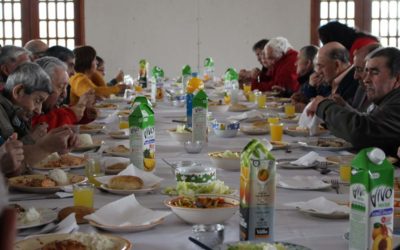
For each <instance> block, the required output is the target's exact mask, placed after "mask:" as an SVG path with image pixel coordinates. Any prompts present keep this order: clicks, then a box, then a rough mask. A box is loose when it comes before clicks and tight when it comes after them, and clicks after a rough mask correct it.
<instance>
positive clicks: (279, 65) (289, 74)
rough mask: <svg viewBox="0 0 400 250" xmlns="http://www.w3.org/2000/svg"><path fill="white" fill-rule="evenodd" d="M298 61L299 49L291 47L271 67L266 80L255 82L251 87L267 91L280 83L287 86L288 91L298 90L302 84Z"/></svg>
mask: <svg viewBox="0 0 400 250" xmlns="http://www.w3.org/2000/svg"><path fill="white" fill-rule="evenodd" d="M296 61H297V51H295V50H292V49H290V50H289V51H288V52H287V53H286V54H285V55H283V56H282V57H281V58H280V59H279V60H278V61H277V62H276V63H275V65H274V66H273V67H272V68H269V70H268V76H267V77H266V78H265V79H266V80H265V81H260V82H253V83H252V86H251V88H252V89H253V90H254V89H258V90H260V91H262V92H265V91H271V90H272V86H275V85H278V86H281V87H283V88H285V90H286V91H287V92H291V93H294V92H296V91H297V90H298V89H299V86H300V85H299V83H298V81H297V73H296V66H295V63H296Z"/></svg>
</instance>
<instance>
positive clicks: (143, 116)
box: [129, 103, 156, 171]
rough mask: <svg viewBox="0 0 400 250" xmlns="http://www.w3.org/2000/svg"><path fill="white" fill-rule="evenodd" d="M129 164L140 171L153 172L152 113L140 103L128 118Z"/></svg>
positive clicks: (153, 135)
mask: <svg viewBox="0 0 400 250" xmlns="http://www.w3.org/2000/svg"><path fill="white" fill-rule="evenodd" d="M129 133H130V149H131V157H130V158H131V162H132V163H133V164H134V165H135V166H136V167H137V168H140V169H143V170H146V171H153V170H154V168H155V166H156V159H155V150H156V145H155V129H154V112H153V110H152V109H151V107H149V105H147V104H143V103H140V104H139V105H137V106H136V108H135V109H134V110H133V111H132V113H131V114H130V116H129Z"/></svg>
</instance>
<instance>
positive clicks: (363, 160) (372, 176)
mask: <svg viewBox="0 0 400 250" xmlns="http://www.w3.org/2000/svg"><path fill="white" fill-rule="evenodd" d="M385 158H386V157H385V153H384V152H383V151H382V150H380V149H378V148H367V149H363V150H361V151H360V152H359V153H358V154H357V155H356V157H355V158H354V159H353V160H352V162H351V165H352V173H351V180H350V204H351V213H350V244H349V249H353V250H356V249H357V250H361V249H362V250H365V249H367V250H375V249H376V250H381V249H382V250H383V249H385V250H386V249H387V250H389V249H392V246H393V235H392V232H393V219H394V217H393V203H394V189H393V181H394V170H393V166H392V165H391V164H390V163H389V162H388V161H387V160H386V159H385Z"/></svg>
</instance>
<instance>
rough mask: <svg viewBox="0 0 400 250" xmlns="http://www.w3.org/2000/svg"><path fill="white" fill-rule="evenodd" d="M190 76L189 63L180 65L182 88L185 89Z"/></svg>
mask: <svg viewBox="0 0 400 250" xmlns="http://www.w3.org/2000/svg"><path fill="white" fill-rule="evenodd" d="M191 76H192V69H191V68H190V66H189V65H187V64H186V65H185V66H183V67H182V88H183V89H184V90H185V89H186V86H187V84H188V82H189V80H190V78H191Z"/></svg>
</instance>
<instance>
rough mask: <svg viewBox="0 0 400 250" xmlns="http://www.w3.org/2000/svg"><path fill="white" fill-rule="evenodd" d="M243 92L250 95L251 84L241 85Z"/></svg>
mask: <svg viewBox="0 0 400 250" xmlns="http://www.w3.org/2000/svg"><path fill="white" fill-rule="evenodd" d="M243 92H244V93H245V94H250V92H251V83H244V84H243Z"/></svg>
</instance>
